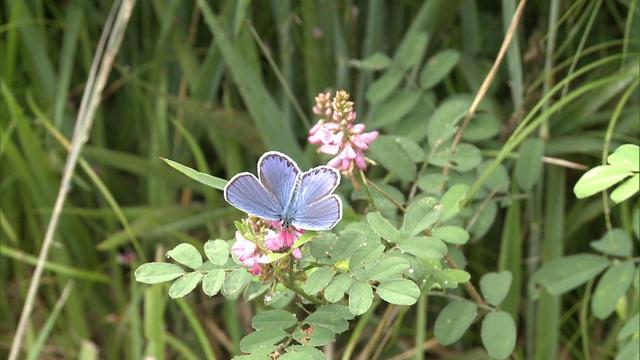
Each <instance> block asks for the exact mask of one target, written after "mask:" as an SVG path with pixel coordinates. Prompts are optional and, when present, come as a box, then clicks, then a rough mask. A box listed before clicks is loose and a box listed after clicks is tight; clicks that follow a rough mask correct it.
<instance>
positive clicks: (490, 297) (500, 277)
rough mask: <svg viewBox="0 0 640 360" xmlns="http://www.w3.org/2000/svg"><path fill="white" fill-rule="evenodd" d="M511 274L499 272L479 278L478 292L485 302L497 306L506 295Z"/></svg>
mask: <svg viewBox="0 0 640 360" xmlns="http://www.w3.org/2000/svg"><path fill="white" fill-rule="evenodd" d="M511 280H512V276H511V272H510V271H501V272H493V273H486V274H485V275H483V276H482V278H480V290H481V291H482V295H484V298H485V300H487V302H488V303H489V304H491V305H493V306H498V305H500V303H502V301H503V300H504V298H505V297H507V294H508V293H509V288H510V286H511Z"/></svg>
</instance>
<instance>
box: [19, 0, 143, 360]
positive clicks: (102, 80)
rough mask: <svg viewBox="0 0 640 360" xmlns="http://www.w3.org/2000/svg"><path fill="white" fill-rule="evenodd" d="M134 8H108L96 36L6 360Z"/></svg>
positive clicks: (23, 324)
mask: <svg viewBox="0 0 640 360" xmlns="http://www.w3.org/2000/svg"><path fill="white" fill-rule="evenodd" d="M134 5H135V0H122V1H117V2H115V3H114V4H113V7H112V8H111V13H110V14H109V17H108V18H107V22H106V24H105V26H104V29H103V31H102V35H101V36H100V41H99V43H98V48H97V50H96V53H95V56H94V59H93V63H92V65H91V71H90V72H89V78H88V80H87V86H86V88H85V92H84V95H83V97H82V102H81V104H80V109H79V111H78V115H77V117H76V125H75V128H74V130H73V138H72V140H71V150H70V151H69V155H68V156H67V161H66V163H65V166H64V172H63V174H62V180H61V181H60V188H59V189H58V196H57V198H56V202H55V205H54V207H53V212H52V214H51V219H50V220H49V224H48V225H47V231H46V233H45V236H44V240H43V241H42V248H41V249H40V254H39V256H38V264H37V265H36V269H35V271H34V273H33V277H32V278H31V283H30V284H29V290H28V292H27V297H26V299H25V302H24V306H23V308H22V313H21V314H20V320H19V321H18V327H17V328H16V333H15V336H14V338H13V342H12V344H11V351H10V353H9V357H8V359H9V360H15V359H16V358H17V357H18V353H19V352H20V348H21V345H22V338H23V337H24V333H25V331H26V329H27V324H28V323H29V319H30V317H31V312H32V311H33V305H34V301H35V297H36V294H37V292H38V287H39V285H40V280H41V278H42V271H43V270H44V265H45V262H46V260H47V257H48V255H49V249H50V247H51V244H52V243H53V236H54V234H55V232H56V229H57V228H58V223H59V221H60V215H61V214H62V209H63V207H64V203H65V201H66V198H67V194H68V193H69V189H70V184H71V179H72V177H73V174H74V171H75V168H76V165H77V163H78V158H79V156H80V151H81V150H82V147H83V145H84V143H85V142H86V141H87V140H88V138H89V132H90V130H91V126H92V124H93V119H94V115H95V112H96V109H97V107H98V104H99V103H100V100H101V94H102V90H103V89H104V86H105V84H106V82H107V78H108V75H109V72H110V70H111V67H112V65H113V61H114V60H115V57H116V54H117V53H118V50H119V49H120V44H121V42H122V38H123V36H124V32H125V29H126V28H127V24H128V22H129V18H130V16H131V12H132V11H133V7H134Z"/></svg>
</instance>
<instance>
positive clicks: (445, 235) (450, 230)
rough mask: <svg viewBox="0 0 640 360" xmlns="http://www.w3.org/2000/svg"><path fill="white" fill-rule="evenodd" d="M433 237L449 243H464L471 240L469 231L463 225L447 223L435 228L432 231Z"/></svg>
mask: <svg viewBox="0 0 640 360" xmlns="http://www.w3.org/2000/svg"><path fill="white" fill-rule="evenodd" d="M431 235H433V237H436V238H438V239H440V240H442V241H444V242H448V243H449V244H455V245H462V244H466V243H467V241H469V233H467V231H466V230H465V229H463V228H461V227H458V226H451V225H445V226H440V227H439V228H436V229H433V231H432V232H431Z"/></svg>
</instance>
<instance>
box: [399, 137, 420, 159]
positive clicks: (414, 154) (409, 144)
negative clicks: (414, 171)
mask: <svg viewBox="0 0 640 360" xmlns="http://www.w3.org/2000/svg"><path fill="white" fill-rule="evenodd" d="M395 138H396V141H397V142H398V144H400V146H401V147H402V148H403V149H404V151H406V153H407V155H409V157H410V158H411V160H413V162H416V163H418V162H422V161H424V157H425V156H426V155H425V153H424V150H422V147H420V144H418V143H417V142H415V141H414V140H412V139H410V138H408V137H404V136H396V137H395Z"/></svg>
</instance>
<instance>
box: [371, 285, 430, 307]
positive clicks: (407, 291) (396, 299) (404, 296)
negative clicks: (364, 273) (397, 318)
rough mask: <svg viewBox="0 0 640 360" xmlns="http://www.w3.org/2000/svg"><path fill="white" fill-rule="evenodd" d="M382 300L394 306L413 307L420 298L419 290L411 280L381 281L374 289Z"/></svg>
mask: <svg viewBox="0 0 640 360" xmlns="http://www.w3.org/2000/svg"><path fill="white" fill-rule="evenodd" d="M376 293H377V294H378V296H380V297H381V298H382V300H384V301H386V302H388V303H390V304H396V305H413V304H415V303H416V301H418V298H419V297H420V289H419V288H418V286H417V285H416V284H415V283H414V282H413V281H411V280H406V279H395V280H387V281H383V282H382V283H380V284H379V285H378V287H377V288H376Z"/></svg>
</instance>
